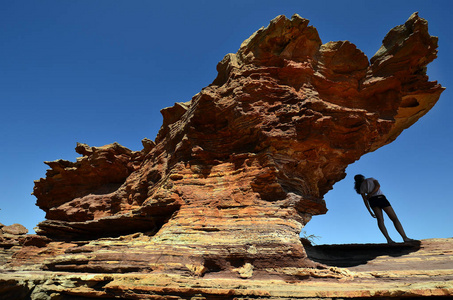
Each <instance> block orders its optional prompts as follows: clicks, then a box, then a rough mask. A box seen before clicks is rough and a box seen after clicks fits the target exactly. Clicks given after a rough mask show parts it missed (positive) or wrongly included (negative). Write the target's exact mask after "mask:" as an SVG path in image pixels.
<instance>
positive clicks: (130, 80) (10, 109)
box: [0, 0, 453, 244]
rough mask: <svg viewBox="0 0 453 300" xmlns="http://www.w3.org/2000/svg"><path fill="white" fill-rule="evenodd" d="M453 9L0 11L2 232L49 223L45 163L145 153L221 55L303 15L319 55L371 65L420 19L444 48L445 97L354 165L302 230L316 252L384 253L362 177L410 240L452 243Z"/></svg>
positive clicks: (370, 4) (163, 6)
mask: <svg viewBox="0 0 453 300" xmlns="http://www.w3.org/2000/svg"><path fill="white" fill-rule="evenodd" d="M452 8H453V1H450V0H444V1H438V0H437V1H436V0H433V1H426V0H423V1H420V0H408V1H398V0H392V1H363V0H359V1H324V0H317V1H304V0H294V1H292V0H284V1H277V0H274V1H268V0H260V1H247V0H234V1H228V0H225V1H216V0H209V1H197V0H192V1H186V0H184V1H171V0H168V1H152V0H146V1H143V0H134V1H126V0H124V1H115V0H71V1H69V0H66V1H62V0H52V1H50V0H40V1H35V0H33V1H31V0H23V1H15V0H1V1H0V101H1V102H0V103H1V107H0V142H1V148H0V208H1V210H0V222H1V223H3V224H4V225H10V224H13V223H21V224H23V225H25V226H26V227H27V228H28V229H29V230H30V231H31V232H33V227H35V226H36V225H37V223H39V222H40V221H42V220H43V219H44V212H42V211H41V210H40V209H39V208H38V207H36V206H35V201H36V199H35V197H34V196H32V195H31V192H32V191H33V181H34V180H37V179H39V178H41V177H45V173H46V169H47V168H48V167H47V166H46V165H44V163H43V161H52V160H57V159H60V158H62V159H66V160H70V161H75V159H76V157H77V156H79V155H78V154H77V153H76V152H75V151H74V148H75V146H76V143H77V142H82V143H87V144H89V145H90V146H102V145H105V144H109V143H112V142H118V143H120V144H122V145H123V146H126V147H128V148H130V149H132V150H136V151H138V150H141V149H142V146H141V140H142V139H143V138H145V137H147V138H150V139H154V138H155V136H156V134H157V131H158V130H159V128H160V126H161V124H162V117H161V115H160V112H159V110H160V109H161V108H164V107H168V106H171V105H173V104H174V102H181V101H188V100H190V99H191V98H192V96H193V95H195V94H196V93H198V92H199V91H200V90H201V89H202V88H203V87H205V86H207V85H209V84H210V83H211V82H212V81H213V80H214V79H215V77H216V74H217V72H216V65H217V63H218V62H219V61H220V60H221V59H222V58H223V57H224V55H225V54H227V53H231V52H233V53H234V52H236V51H237V50H238V48H239V46H240V44H241V43H242V41H243V40H245V39H246V38H248V37H249V36H250V35H251V34H252V33H253V32H255V31H256V30H258V29H259V28H260V27H263V26H264V27H265V26H267V25H268V24H269V21H270V20H271V19H273V18H275V17H276V16H278V15H281V14H283V15H286V16H287V17H291V16H292V15H293V14H295V13H297V14H299V15H300V16H302V17H303V18H306V19H309V20H310V24H311V25H313V26H315V27H316V28H317V29H318V32H319V35H320V37H321V40H322V41H323V43H326V42H329V41H337V40H349V41H351V42H352V43H354V44H355V45H357V47H358V48H359V49H361V50H362V51H363V52H364V53H365V54H366V55H367V56H368V57H369V58H371V57H372V56H373V54H374V53H375V52H376V51H377V50H378V49H379V47H380V45H381V42H382V39H383V38H384V36H385V34H386V33H387V32H388V31H389V30H390V29H391V28H393V27H394V26H396V25H400V24H403V23H404V22H405V21H406V20H407V19H408V18H409V16H410V15H411V14H412V13H413V12H415V11H418V12H419V15H420V16H421V17H423V18H425V19H427V20H428V22H429V31H430V33H431V35H435V36H438V37H439V54H438V56H439V57H438V59H437V60H435V61H434V62H433V63H431V64H430V65H429V66H428V75H429V76H430V79H431V80H437V81H438V82H439V83H441V84H442V85H443V86H445V87H447V90H446V91H444V93H443V94H442V96H441V98H440V100H439V102H438V103H437V104H436V106H435V107H434V108H433V109H432V110H431V111H430V112H429V113H428V114H427V115H426V116H424V117H423V118H422V119H420V120H419V121H418V122H417V123H416V124H415V125H414V126H412V127H411V128H409V129H408V130H406V131H404V132H403V133H402V134H401V136H400V137H399V138H398V139H397V140H396V141H395V142H393V143H392V144H390V145H388V146H385V147H383V148H381V149H379V150H377V151H375V152H373V153H370V154H367V155H365V156H364V157H362V158H361V159H360V160H359V161H358V162H356V163H354V164H353V165H351V166H349V167H348V169H347V173H348V176H347V177H346V178H345V179H344V180H343V181H341V182H338V183H337V184H336V185H335V186H334V189H333V190H332V191H330V192H329V193H328V194H327V195H326V196H325V199H326V202H327V206H328V208H329V212H328V213H327V214H326V215H322V216H315V217H314V218H313V220H312V221H311V222H310V223H309V224H308V225H307V226H306V228H305V230H306V232H307V234H314V235H316V236H319V237H320V238H319V239H318V240H316V242H317V243H318V244H330V243H369V242H385V239H384V238H383V236H382V235H381V234H380V232H379V231H378V228H377V226H376V224H375V219H372V218H371V217H370V215H369V214H368V212H367V211H366V209H365V206H364V205H363V202H362V200H361V197H360V196H359V195H357V194H356V193H355V192H354V190H353V189H352V186H353V177H354V175H355V174H357V173H362V174H364V175H365V176H367V177H374V178H376V179H378V180H379V181H380V183H381V187H382V190H383V191H384V193H385V194H386V195H387V197H388V198H389V200H390V201H391V203H392V206H393V207H394V209H395V211H396V212H397V214H398V216H399V217H400V220H401V222H402V224H403V226H404V227H405V229H406V232H407V234H408V235H409V236H410V237H412V238H417V239H426V238H446V237H452V236H453V232H452V231H453V221H452V215H453V188H452V187H453V181H452V179H453V176H452V171H451V170H452V169H453V160H452V157H451V155H452V152H453V151H452V149H453V118H452V112H453V102H452V90H451V89H450V88H452V89H453V79H452V77H453V76H452V75H453V74H452V71H451V70H452V68H453V61H452V56H453V45H452V31H453V21H452V18H451V16H452V14H453V9H452ZM389 222H390V221H389V220H387V227H388V228H389V229H391V228H392V226H390V224H389ZM389 232H390V235H391V236H392V237H393V238H394V239H395V240H399V238H398V236H397V234H396V233H395V231H394V230H393V229H392V230H389Z"/></svg>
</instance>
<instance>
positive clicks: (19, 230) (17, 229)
mask: <svg viewBox="0 0 453 300" xmlns="http://www.w3.org/2000/svg"><path fill="white" fill-rule="evenodd" d="M0 230H1V231H2V232H3V233H6V234H13V235H23V234H27V233H28V229H27V228H25V227H24V226H23V225H21V224H13V225H9V226H4V227H2V228H1V229H0Z"/></svg>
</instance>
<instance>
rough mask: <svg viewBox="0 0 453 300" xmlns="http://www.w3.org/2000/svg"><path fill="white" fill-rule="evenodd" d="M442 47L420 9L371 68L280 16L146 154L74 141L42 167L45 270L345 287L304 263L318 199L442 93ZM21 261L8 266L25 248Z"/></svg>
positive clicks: (356, 54)
mask: <svg viewBox="0 0 453 300" xmlns="http://www.w3.org/2000/svg"><path fill="white" fill-rule="evenodd" d="M436 48H437V38H435V37H431V36H430V35H429V33H428V31H427V23H426V21H425V20H423V19H421V18H420V17H418V15H417V14H413V15H412V16H411V17H410V19H409V20H408V21H407V22H406V23H405V24H404V25H401V26H398V27H396V28H395V29H393V30H392V31H390V33H389V34H388V35H387V37H386V38H385V39H384V44H383V47H382V48H381V49H380V50H379V51H378V53H377V54H376V55H375V56H374V57H373V58H372V59H371V60H370V62H371V63H369V62H368V58H367V57H366V56H365V54H364V53H363V52H361V51H360V50H359V49H357V48H356V46H354V45H353V44H351V43H350V42H329V43H327V44H322V42H321V40H320V38H319V36H318V34H317V31H316V29H315V28H314V27H312V26H308V20H305V19H302V18H301V17H299V16H297V15H295V16H293V17H292V18H291V19H287V18H286V17H284V16H279V17H277V18H276V19H274V20H272V21H271V23H270V25H269V26H268V27H267V28H264V29H260V30H259V31H257V32H256V33H255V34H253V35H252V36H251V37H250V38H249V39H247V40H246V41H245V42H244V43H243V44H242V45H241V47H240V49H239V51H238V52H237V53H236V54H228V55H226V56H225V58H224V59H223V60H222V61H221V62H220V63H219V65H218V66H217V70H218V76H217V78H216V79H215V80H214V82H213V83H212V84H211V85H209V86H208V87H206V88H204V89H202V90H201V92H200V93H198V94H197V95H195V96H194V97H193V98H192V100H191V101H190V102H186V103H177V104H175V105H174V106H173V107H170V108H166V109H163V110H162V115H163V117H164V120H163V125H162V127H161V129H160V131H159V133H158V135H157V137H156V141H155V143H153V142H151V141H149V140H144V141H143V145H144V150H142V151H140V152H132V151H130V150H128V149H126V148H124V147H122V146H120V145H118V144H111V145H107V146H104V147H88V146H87V145H83V144H79V145H78V146H77V148H76V150H77V152H78V153H80V154H82V155H83V156H82V157H81V158H78V159H77V162H75V163H72V162H68V161H62V160H59V161H55V162H47V164H48V165H49V166H50V167H51V170H49V171H48V172H47V177H46V178H45V179H41V180H39V181H37V182H36V183H35V189H34V195H35V196H36V197H37V205H38V206H39V207H41V208H42V209H43V210H45V211H46V213H47V214H46V218H47V220H46V221H44V222H42V223H40V224H39V225H38V229H37V233H38V235H40V236H46V237H47V238H49V239H51V240H52V241H53V243H61V244H58V245H59V248H58V249H59V250H58V251H59V252H58V254H59V256H58V257H57V258H55V259H53V260H52V259H47V260H45V261H43V262H42V265H41V268H43V269H46V270H51V271H58V272H61V271H66V272H71V271H72V272H97V273H123V272H150V273H153V274H161V273H167V274H180V275H181V274H182V275H187V276H189V275H190V276H205V277H209V276H213V277H236V278H252V279H253V278H274V279H275V278H280V279H282V278H286V279H290V278H292V279H301V278H308V277H333V278H347V277H348V276H349V275H348V274H343V273H341V272H339V271H338V270H336V269H329V268H327V269H325V268H326V267H325V266H321V265H319V264H318V263H315V262H313V261H312V260H310V258H309V257H308V256H307V253H306V252H305V249H304V247H303V245H302V243H301V242H300V239H299V234H300V232H301V230H302V228H303V226H304V225H305V224H306V223H307V222H308V221H309V220H310V219H311V217H312V216H313V215H317V214H324V213H326V212H327V208H326V205H325V202H324V200H323V196H324V195H325V194H326V193H327V192H328V191H329V190H330V189H332V186H333V184H334V183H336V182H338V181H339V180H341V179H343V178H344V177H345V175H346V174H345V169H346V167H347V166H348V165H349V164H350V163H352V162H354V161H356V160H357V159H359V158H360V157H361V156H362V155H364V154H365V153H368V152H370V151H374V150H376V149H378V148H379V147H382V146H384V145H386V144H388V143H390V142H392V141H393V140H394V139H395V138H396V137H397V136H398V135H399V134H400V133H401V132H402V131H403V130H404V129H406V128H407V127H409V126H410V125H412V124H413V123H414V122H416V121H417V120H418V118H420V117H421V116H423V115H424V114H425V113H426V112H428V111H429V109H430V108H431V107H432V106H433V105H434V104H435V103H436V101H437V100H438V98H439V96H440V94H441V93H442V91H443V88H442V87H441V86H440V85H439V84H437V83H436V82H429V81H428V77H427V76H426V73H425V71H426V65H427V64H428V63H429V62H430V61H432V60H433V59H434V58H435V57H436V51H437V50H436ZM128 234H130V235H128ZM63 241H78V242H76V243H75V244H73V245H71V247H66V246H64V245H67V244H65V243H63ZM50 244H51V243H49V245H50ZM52 245H54V246H55V244H52ZM54 246H52V247H54ZM30 247H33V248H31V249H34V250H33V251H35V252H33V251H31V252H33V253H36V251H38V250H36V249H37V247H35V246H30ZM46 247H49V249H56V248H55V247H56V246H55V247H54V248H51V246H46ZM61 249H64V252H63V251H62V250H61ZM42 250H43V249H41V250H39V251H42ZM50 251H53V250H50ZM18 253H20V255H19V254H18V256H17V257H19V256H20V259H19V258H17V259H16V260H15V261H14V259H13V261H12V262H11V264H10V265H11V266H14V267H17V266H20V265H21V264H22V263H23V262H24V261H25V258H26V256H27V254H26V253H27V247H25V248H23V249H22V250H20V252H18ZM34 257H35V258H36V259H37V258H38V257H39V256H38V255H36V256H34ZM35 266H36V265H35ZM28 267H29V268H32V266H28ZM314 267H319V268H324V269H322V270H316V269H313V268H314ZM305 268H312V269H310V270H308V271H307V270H306V269H305ZM113 286H115V287H113ZM110 287H111V288H112V289H114V290H115V291H118V289H120V290H121V288H118V289H117V286H116V285H114V284H112V285H110ZM137 289H138V290H140V289H141V287H140V288H137ZM148 289H149V287H148V286H146V287H145V288H144V290H146V291H148ZM149 291H153V292H156V290H155V289H149ZM119 293H120V294H121V293H124V290H122V291H121V292H119ZM156 293H157V292H156ZM181 293H182V295H186V294H185V292H181ZM187 293H188V294H191V293H192V294H193V293H194V289H192V290H190V291H189V292H187ZM215 293H220V292H215ZM222 293H223V292H222ZM81 294H83V293H81ZM158 294H159V295H161V294H162V295H163V294H165V292H163V291H161V290H159V292H158ZM73 295H76V294H73ZM96 295H97V296H105V294H102V295H101V294H99V295H98V294H96ZM259 295H261V293H259ZM342 295H343V296H338V297H348V296H347V295H346V294H342ZM344 295H346V296H344ZM255 296H256V295H255ZM137 297H138V296H137ZM307 297H313V295H309V296H307ZM326 297H337V296H335V294H329V293H328V292H327V293H326Z"/></svg>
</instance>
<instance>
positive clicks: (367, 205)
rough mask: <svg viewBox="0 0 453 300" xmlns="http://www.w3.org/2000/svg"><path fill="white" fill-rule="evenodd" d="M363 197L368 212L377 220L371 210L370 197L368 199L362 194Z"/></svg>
mask: <svg viewBox="0 0 453 300" xmlns="http://www.w3.org/2000/svg"><path fill="white" fill-rule="evenodd" d="M361 195H362V199H363V203H364V204H365V206H366V209H368V212H369V213H370V215H371V216H372V217H373V218H376V216H375V215H374V213H373V211H372V210H371V208H370V204H369V203H368V197H367V196H366V195H365V194H361Z"/></svg>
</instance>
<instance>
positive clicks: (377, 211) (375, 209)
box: [371, 206, 394, 244]
mask: <svg viewBox="0 0 453 300" xmlns="http://www.w3.org/2000/svg"><path fill="white" fill-rule="evenodd" d="M371 209H372V210H373V212H374V214H375V216H376V219H377V223H378V227H379V229H380V230H381V232H382V234H383V235H384V236H385V238H386V239H387V243H389V244H391V243H394V241H393V240H392V239H391V238H390V236H389V234H388V232H387V228H386V227H385V224H384V214H383V213H382V209H381V208H380V207H377V206H375V207H372V208H371Z"/></svg>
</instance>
